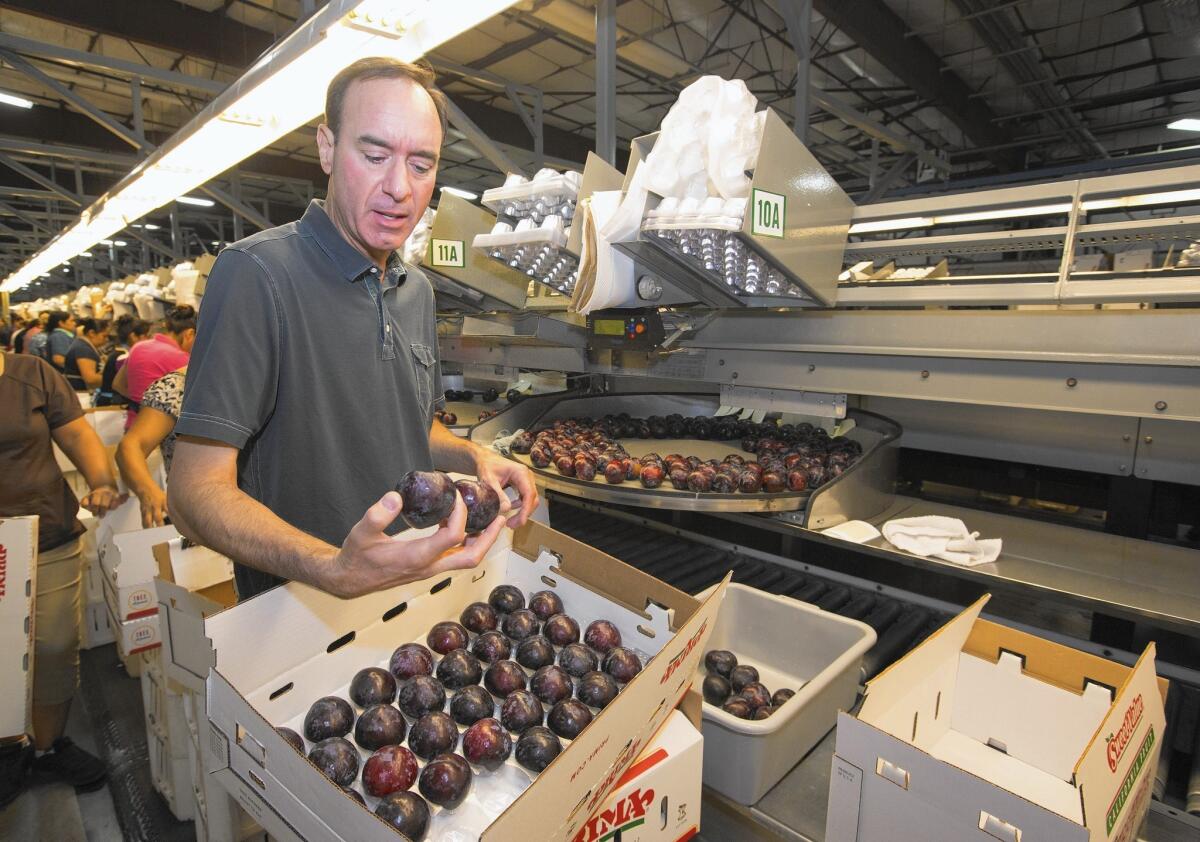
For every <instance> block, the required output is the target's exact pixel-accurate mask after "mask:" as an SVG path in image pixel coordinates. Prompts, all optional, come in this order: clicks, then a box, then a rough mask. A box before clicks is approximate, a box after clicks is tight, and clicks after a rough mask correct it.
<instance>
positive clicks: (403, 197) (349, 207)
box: [317, 78, 442, 262]
mask: <svg viewBox="0 0 1200 842" xmlns="http://www.w3.org/2000/svg"><path fill="white" fill-rule="evenodd" d="M441 146H442V126H441V121H440V120H439V119H438V114H437V109H436V107H435V106H434V104H433V100H432V99H430V98H429V95H428V94H427V93H425V91H424V90H423V89H422V88H421V87H420V86H419V85H417V84H416V83H414V82H412V81H411V80H409V79H403V78H402V79H370V80H367V81H365V82H355V83H353V84H351V85H350V87H349V89H348V90H347V91H346V96H345V98H344V100H343V101H342V114H341V126H340V128H339V130H338V134H337V137H334V135H333V133H332V132H331V131H330V129H329V127H328V126H326V125H324V124H322V125H321V127H320V128H319V129H318V130H317V147H318V149H319V151H320V154H321V168H322V169H324V170H325V172H326V173H327V174H328V175H329V198H328V200H327V201H326V210H327V211H328V212H329V216H330V219H332V220H333V222H334V224H335V225H336V226H337V228H338V230H339V231H341V233H342V235H343V236H345V237H346V238H347V239H348V240H349V241H350V242H351V244H353V245H354V246H355V247H356V248H358V249H359V250H360V251H362V252H363V253H364V254H366V255H368V256H369V257H371V258H372V259H373V260H375V261H377V262H382V260H383V259H385V258H386V256H387V255H388V254H389V253H390V252H392V251H394V250H395V249H397V248H399V247H400V246H401V245H403V244H404V241H405V240H407V239H408V235H409V234H411V233H412V230H413V228H414V227H416V224H417V221H418V220H419V219H420V218H421V214H423V213H424V212H425V208H426V207H427V206H428V205H429V199H430V197H431V196H432V195H433V188H434V185H435V183H436V180H437V163H438V155H439V150H440V149H441Z"/></svg>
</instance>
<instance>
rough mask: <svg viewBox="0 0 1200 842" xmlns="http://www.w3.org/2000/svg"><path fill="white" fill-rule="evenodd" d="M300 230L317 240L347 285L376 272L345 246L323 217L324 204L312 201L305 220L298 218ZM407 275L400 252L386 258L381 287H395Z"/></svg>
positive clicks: (305, 214) (330, 220)
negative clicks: (348, 282) (347, 282)
mask: <svg viewBox="0 0 1200 842" xmlns="http://www.w3.org/2000/svg"><path fill="white" fill-rule="evenodd" d="M299 227H300V228H301V229H302V230H303V231H304V232H305V233H306V234H309V235H311V236H312V238H313V239H314V240H316V243H317V245H319V246H320V247H321V250H322V251H324V252H325V254H327V255H328V256H329V259H330V260H332V261H333V265H334V266H336V267H337V268H338V271H339V272H340V273H341V275H342V277H343V278H345V279H346V280H347V281H350V282H351V283H353V282H354V281H358V280H361V279H362V278H364V277H365V276H367V275H370V274H372V272H371V270H372V269H375V268H376V266H375V264H374V263H372V262H371V261H370V259H369V258H368V257H367V256H366V255H365V254H363V253H362V252H361V251H359V250H358V249H356V248H355V247H354V246H352V245H350V244H349V243H348V242H346V238H345V237H343V236H342V234H341V232H340V231H338V230H337V227H336V226H335V225H334V224H333V220H332V219H330V218H329V214H328V213H326V211H325V203H324V202H323V201H321V200H320V199H313V200H312V202H310V203H309V205H308V209H307V210H306V211H304V216H303V217H301V218H300V226H299ZM374 274H378V273H374ZM406 274H407V270H406V269H405V268H404V263H403V262H402V260H401V258H400V252H398V251H394V252H392V253H391V254H389V255H388V259H387V268H386V270H385V272H384V276H385V277H384V278H383V279H382V280H381V282H380V283H381V285H382V286H385V287H386V286H396V285H397V284H399V283H400V282H401V281H402V280H404V277H405V275H406Z"/></svg>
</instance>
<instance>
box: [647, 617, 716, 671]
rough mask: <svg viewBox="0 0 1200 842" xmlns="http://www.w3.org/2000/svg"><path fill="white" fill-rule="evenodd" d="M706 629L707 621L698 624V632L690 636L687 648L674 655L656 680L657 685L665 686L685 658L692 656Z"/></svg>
mask: <svg viewBox="0 0 1200 842" xmlns="http://www.w3.org/2000/svg"><path fill="white" fill-rule="evenodd" d="M707 628H708V620H705V621H704V622H703V623H701V624H700V630H699V631H697V632H696V633H695V634H694V635H692V639H691V640H689V641H688V642H687V646H685V647H683V651H682V652H680V653H679V654H678V655H676V656H675V657H674V658H672V659H671V660H670V662H669V663H668V664H667V668H666V670H664V671H663V676H662V678H660V679H659V680H658V683H659V684H666V683H667V680H668V679H669V678H670V677H671V676H672V675H673V674H674V673H675V671H676V670H677V669H679V668H680V667H681V666H682V665H683V662H684V661H686V660H687V656H688V655H690V654H692V650H693V649H695V648H696V646H698V645H699V643H700V638H702V637H704V630H705V629H707Z"/></svg>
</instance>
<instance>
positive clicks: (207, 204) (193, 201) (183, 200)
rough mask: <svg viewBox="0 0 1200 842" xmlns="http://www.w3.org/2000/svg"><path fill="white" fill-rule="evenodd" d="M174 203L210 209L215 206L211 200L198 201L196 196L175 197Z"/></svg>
mask: <svg viewBox="0 0 1200 842" xmlns="http://www.w3.org/2000/svg"><path fill="white" fill-rule="evenodd" d="M175 201H177V202H179V204H181V205H195V206H196V207H198V208H211V207H212V206H213V205H215V204H216V202H214V201H213V200H212V199H200V198H197V197H196V196H176V197H175Z"/></svg>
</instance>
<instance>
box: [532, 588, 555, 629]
mask: <svg viewBox="0 0 1200 842" xmlns="http://www.w3.org/2000/svg"><path fill="white" fill-rule="evenodd" d="M529 610H530V611H532V612H533V613H534V614H537V618H538V619H539V620H541V621H543V622H545V621H546V620H549V619H550V618H551V617H553V616H554V615H555V614H561V613H562V610H563V602H562V599H560V598H559V596H558V594H556V593H555V592H554V591H538V592H537V593H535V594H534V595H533V596H531V597H529Z"/></svg>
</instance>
